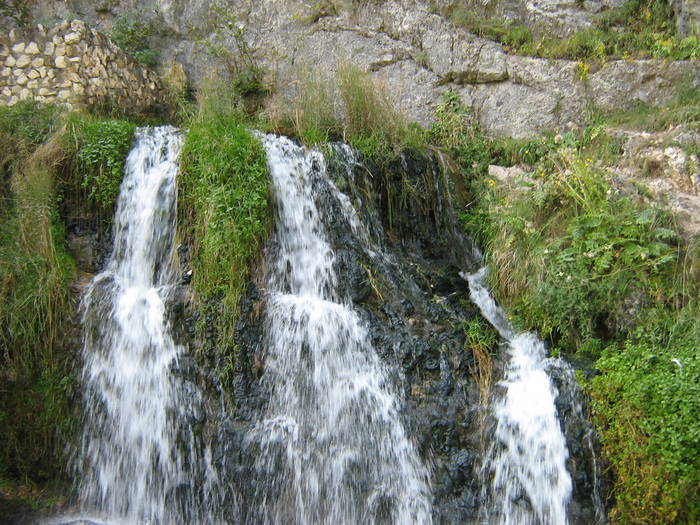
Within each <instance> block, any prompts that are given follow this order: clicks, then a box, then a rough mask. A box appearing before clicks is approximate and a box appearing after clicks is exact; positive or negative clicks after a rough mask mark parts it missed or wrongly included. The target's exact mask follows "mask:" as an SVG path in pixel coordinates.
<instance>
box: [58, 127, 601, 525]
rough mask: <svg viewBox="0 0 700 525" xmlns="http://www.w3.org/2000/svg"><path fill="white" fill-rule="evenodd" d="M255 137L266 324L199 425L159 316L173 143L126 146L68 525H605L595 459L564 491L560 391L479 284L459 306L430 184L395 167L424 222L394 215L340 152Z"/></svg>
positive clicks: (457, 281) (430, 175)
mask: <svg viewBox="0 0 700 525" xmlns="http://www.w3.org/2000/svg"><path fill="white" fill-rule="evenodd" d="M258 136H259V137H260V140H261V141H262V143H263V145H264V147H265V149H266V151H267V154H268V166H269V170H270V174H271V182H272V186H273V193H274V202H275V208H276V212H275V214H276V222H275V231H274V234H273V236H272V238H271V239H270V241H269V242H268V246H267V249H266V264H265V267H266V268H267V270H266V284H265V288H264V289H261V290H260V291H259V292H260V293H259V295H260V300H261V301H262V302H263V304H264V312H265V315H264V316H262V320H261V321H260V323H259V324H260V326H259V328H255V327H254V326H253V328H255V329H254V330H253V333H252V336H251V335H250V334H249V335H248V336H246V338H248V339H249V341H248V342H247V343H245V342H243V339H245V338H243V339H241V341H238V343H239V344H242V345H244V346H245V345H246V344H248V345H249V346H250V349H249V351H250V352H259V356H260V359H261V361H262V362H263V363H264V365H262V371H263V374H262V377H261V378H260V379H254V378H251V377H250V376H249V375H248V376H246V375H245V374H244V375H243V376H241V378H240V379H241V381H240V382H239V384H240V385H243V386H241V387H240V389H239V391H238V393H237V394H236V403H238V405H237V408H236V409H235V410H234V411H233V412H231V407H229V413H225V412H224V410H223V409H219V410H220V412H221V413H217V414H213V413H211V410H212V407H216V406H220V407H223V406H224V405H222V404H221V403H219V402H214V403H208V402H207V396H206V395H205V394H204V393H203V392H202V391H200V389H199V388H198V387H197V385H196V383H195V382H194V381H193V380H191V378H188V377H187V376H186V374H182V373H181V372H180V371H179V368H180V367H181V366H182V362H183V361H186V360H190V361H191V359H190V358H189V357H188V356H187V353H188V350H187V349H186V348H185V347H184V346H181V345H179V344H176V343H175V340H174V339H173V336H172V334H171V327H170V326H169V321H168V313H167V310H168V309H167V308H166V307H165V304H166V303H167V299H168V297H169V296H170V294H171V293H174V292H173V290H174V288H175V285H176V284H177V283H176V282H175V281H176V279H174V276H175V275H176V274H177V273H178V272H177V270H178V268H176V267H177V264H176V263H175V260H176V258H175V257H174V246H173V242H174V238H175V216H176V194H175V175H176V171H177V155H178V152H179V148H180V144H181V137H180V135H179V133H178V132H177V131H176V130H174V129H172V128H155V129H150V130H148V129H143V130H140V131H139V132H138V136H137V141H136V144H135V146H134V149H133V150H132V152H131V154H130V155H129V159H128V162H127V170H126V174H125V178H124V182H123V184H122V188H121V194H120V197H119V202H118V206H117V212H116V216H115V244H114V250H113V253H112V256H111V258H110V260H109V263H108V265H107V268H106V269H105V271H104V272H102V273H100V274H99V275H98V276H97V277H96V278H95V279H94V281H93V283H92V285H91V287H90V288H89V291H88V293H87V294H86V297H85V299H84V323H85V347H84V361H85V370H84V375H83V382H84V389H85V414H86V422H85V430H84V434H83V438H82V440H81V443H80V446H79V450H78V453H77V457H78V460H77V461H76V478H77V479H78V490H79V496H80V503H81V506H82V508H83V514H81V516H80V517H79V519H83V520H86V519H88V518H87V517H88V516H91V518H90V519H92V520H94V521H95V522H99V523H109V524H110V525H113V524H124V525H145V524H149V525H170V524H173V525H174V524H184V523H186V524H192V525H197V524H210V523H211V524H217V523H247V524H250V525H253V524H258V523H260V524H270V525H272V524H287V523H289V524H299V525H302V524H309V525H311V524H317V523H318V524H342V525H345V524H348V525H349V524H355V523H363V524H364V523H375V524H404V523H415V524H428V523H440V524H451V523H475V524H476V523H479V524H484V523H501V524H522V525H530V524H532V525H534V524H549V523H552V524H566V523H571V524H572V525H573V524H576V525H578V524H583V523H592V522H593V521H594V519H593V518H592V517H591V516H592V513H591V511H590V510H589V509H588V508H586V509H584V510H583V511H582V512H580V513H578V514H577V512H576V511H575V509H574V507H576V505H581V504H582V505H584V506H586V505H589V503H586V501H588V500H590V499H592V500H593V504H594V505H593V506H594V507H595V511H596V521H597V522H599V523H602V522H603V521H604V513H603V512H602V505H600V497H599V495H598V492H597V481H596V479H597V478H596V476H597V471H596V470H595V468H596V465H595V461H593V469H594V470H593V474H592V476H593V489H589V487H588V485H587V484H588V482H587V481H586V482H585V483H581V481H580V479H578V478H577V479H573V478H572V477H571V474H570V472H573V471H574V470H577V469H576V468H573V470H572V465H571V462H572V460H573V456H576V454H577V453H578V452H577V451H576V450H574V451H573V452H572V453H570V451H571V450H573V449H572V448H571V446H572V439H578V440H579V441H581V442H582V443H587V444H585V445H584V447H588V448H589V449H590V451H591V456H592V451H593V445H592V442H591V439H592V438H591V436H592V430H590V429H588V427H586V428H584V431H583V432H579V433H578V434H575V433H571V432H569V431H568V428H569V419H576V420H577V421H585V418H584V417H583V412H582V409H581V406H580V403H579V402H578V399H579V397H580V392H578V390H577V388H576V387H575V380H574V378H573V373H572V371H571V369H570V367H568V365H566V364H565V363H563V362H561V361H559V360H553V359H548V358H546V356H545V350H544V346H543V344H542V342H541V341H539V340H537V338H536V337H535V336H534V335H532V334H518V333H515V332H514V331H513V329H512V327H511V326H510V325H509V323H508V322H507V319H506V318H505V316H504V314H503V311H502V310H500V309H499V308H498V307H497V306H496V305H495V303H494V301H493V299H492V298H491V296H490V295H489V293H488V290H487V289H486V288H485V286H484V283H483V278H484V274H483V273H477V274H472V275H471V276H470V279H469V281H470V282H469V285H470V286H469V287H468V286H467V284H466V282H464V281H463V280H462V279H461V278H460V277H459V273H458V269H461V270H462V271H466V272H473V271H474V270H475V264H476V263H475V262H474V261H471V260H470V259H469V252H470V248H469V245H470V243H469V241H468V240H467V239H465V238H464V237H463V236H461V233H460V232H459V231H458V229H459V228H458V225H457V223H456V221H455V220H454V217H453V216H452V215H451V209H452V208H453V205H452V203H451V202H450V196H449V192H447V191H446V188H447V187H448V186H449V184H448V181H447V179H446V178H445V177H444V174H441V173H440V172H439V169H436V166H437V165H436V164H430V162H427V163H423V164H420V163H415V162H412V161H411V160H410V159H409V158H408V157H403V156H402V157H401V158H400V163H399V164H400V166H399V167H398V168H397V169H398V171H397V172H396V173H395V174H394V175H396V176H397V179H398V180H399V181H400V182H399V186H398V187H399V189H400V190H401V191H402V190H404V189H405V188H406V184H407V182H406V180H408V179H409V178H411V177H413V178H414V179H416V180H419V181H423V183H424V184H425V186H424V189H425V191H424V192H423V193H421V190H420V189H419V190H418V191H416V190H413V194H414V195H419V198H423V199H424V200H423V201H422V203H423V204H426V203H428V204H429V205H427V206H425V209H423V210H422V211H419V210H417V209H413V208H412V205H411V204H410V200H407V201H403V202H404V205H405V207H404V209H403V210H401V209H397V208H396V207H393V205H392V204H391V203H390V202H389V199H390V195H391V194H392V191H395V189H392V188H390V187H384V188H379V189H378V186H377V184H379V183H381V184H389V183H390V182H389V178H390V175H386V174H385V178H384V180H383V181H382V179H381V178H380V177H376V176H373V175H372V174H371V173H370V170H369V169H368V168H366V167H365V166H362V165H361V164H360V163H358V161H357V160H356V158H355V157H354V154H353V152H352V150H351V149H350V148H348V147H347V146H345V145H337V144H334V145H329V146H328V149H327V152H326V153H325V154H324V153H321V152H320V151H316V150H311V151H309V150H306V149H304V148H302V147H300V146H298V145H296V144H295V143H294V142H292V141H290V140H289V139H286V138H283V137H276V136H272V135H262V134H260V135H258ZM416 170H418V171H416ZM375 173H376V172H375ZM363 178H364V182H363V180H362V179H363ZM334 181H335V182H337V183H338V185H337V186H336V184H335V183H334ZM339 187H342V189H343V191H342V192H341V191H340V190H339V189H338V188H339ZM433 193H435V195H433ZM394 195H396V193H394ZM401 198H402V199H403V197H401ZM406 203H408V204H407V205H406ZM394 204H396V203H394ZM431 206H432V207H431ZM387 212H388V213H389V219H388V221H387V220H386V217H384V215H386V214H387ZM392 214H393V216H392ZM392 221H393V223H394V229H393V231H389V230H390V229H391V224H392ZM401 221H404V222H405V223H404V224H403V226H401V225H400V224H399V227H396V224H397V223H400V222H401ZM430 221H434V222H432V223H431V224H430V226H429V227H427V228H424V226H425V224H427V223H428V222H430ZM431 228H433V231H435V233H434V234H433V235H432V237H431V238H429V239H427V237H429V236H430V235H428V236H426V234H425V232H430V231H431ZM424 238H426V239H424ZM476 259H477V260H478V259H479V257H476ZM455 264H457V265H458V268H457V267H455V266H454V265H455ZM469 288H471V292H472V299H473V301H474V302H475V303H476V304H477V305H478V307H479V308H480V309H481V311H482V312H483V314H484V316H485V317H487V318H488V319H489V321H491V323H492V324H493V325H494V326H495V327H496V328H497V329H498V331H499V332H500V334H501V336H502V337H503V339H504V340H505V341H506V346H505V347H504V348H505V349H506V352H505V353H504V356H503V357H504V362H505V370H504V378H503V381H502V382H501V383H500V386H499V387H498V389H497V390H496V392H495V394H494V397H495V402H494V403H492V411H491V416H490V420H492V421H493V429H494V432H493V436H494V438H495V439H493V440H492V442H490V443H487V446H486V447H484V450H481V449H480V446H479V442H478V440H475V439H474V438H473V436H474V435H476V434H477V433H478V429H477V428H476V427H477V426H478V425H479V423H477V419H478V418H477V417H476V416H475V415H474V412H475V411H476V410H477V408H476V405H477V404H478V398H475V397H474V392H475V389H474V388H473V385H472V384H471V379H470V373H471V372H470V370H472V368H471V367H473V363H471V364H470V359H472V360H473V357H470V356H469V355H468V353H467V351H466V350H465V348H464V334H463V331H462V327H461V323H463V322H464V320H465V319H467V318H468V316H473V315H475V314H476V315H478V313H476V309H475V308H474V307H465V304H466V303H468V300H467V293H468V289H469ZM247 308H248V309H249V310H250V309H251V307H250V305H249V306H248V307H247ZM253 310H254V308H253ZM255 323H257V321H256V320H255V319H252V318H251V319H245V320H244V322H242V323H241V326H243V327H245V326H246V325H247V324H251V325H255ZM553 380H554V382H553ZM555 383H556V384H555ZM246 385H247V386H246ZM562 388H565V389H566V392H567V395H566V396H564V397H565V398H566V401H565V402H566V403H567V406H566V410H564V411H563V410H562V407H561V403H562V395H561V392H562V391H563V390H562ZM470 392H471V393H470ZM207 395H208V394H207ZM246 404H248V405H246ZM214 409H215V408H214ZM208 410H209V411H210V412H209V413H207V411H208ZM215 410H216V409H215ZM563 412H566V413H567V414H568V415H567V417H562V413H563ZM205 421H208V423H207V424H210V425H213V426H218V427H219V428H217V429H215V430H214V431H213V434H212V435H216V436H217V438H216V439H217V440H218V441H219V443H218V447H216V448H215V447H213V446H210V445H209V443H208V442H207V441H206V440H205V439H204V437H203V433H202V432H201V426H202V425H203V424H204V422H205ZM562 429H563V431H562ZM572 436H575V437H573V438H572ZM567 440H568V442H569V447H567ZM577 465H578V467H579V468H578V472H577V475H578V476H579V478H580V476H581V473H582V472H583V471H582V470H581V468H580V462H579V463H578V464H577ZM584 477H585V476H584ZM582 486H584V490H583V491H582V490H581V489H580V487H582ZM577 490H578V493H577ZM581 502H583V503H581ZM572 509H573V510H572ZM572 516H573V517H572ZM581 516H587V518H583V519H582V518H581ZM68 519H69V518H64V519H62V521H61V522H62V523H65V522H66V521H68ZM71 519H78V518H71ZM55 522H56V521H54V523H55ZM78 523H80V522H78Z"/></svg>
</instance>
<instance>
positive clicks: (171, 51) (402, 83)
mask: <svg viewBox="0 0 700 525" xmlns="http://www.w3.org/2000/svg"><path fill="white" fill-rule="evenodd" d="M619 1H620V0H600V1H596V0H591V1H586V2H582V3H581V2H572V1H565V0H538V1H532V2H520V1H516V0H504V1H495V2H489V3H485V4H482V2H477V1H475V0H474V1H471V2H460V4H461V5H469V6H472V5H473V7H474V9H475V11H474V13H475V14H477V15H478V14H479V13H481V12H484V13H486V14H491V13H493V14H494V16H496V15H498V16H500V15H501V14H502V16H505V17H506V18H510V19H512V20H516V21H519V22H522V23H526V24H529V25H530V26H531V27H533V28H539V30H540V31H541V32H546V33H547V34H552V33H555V34H565V33H569V32H571V31H573V30H575V29H579V28H581V27H584V26H585V25H587V24H588V23H589V22H590V15H591V14H592V13H594V12H597V11H598V10H601V9H603V8H604V7H607V6H610V5H615V4H617V3H619ZM683 2H684V5H697V0H692V2H691V0H687V1H686V0H683ZM346 4H347V3H341V2H334V1H330V0H328V1H325V2H316V3H309V2H303V1H300V0H267V1H265V2H253V1H250V0H232V1H229V2H226V3H225V4H224V5H226V6H227V10H228V14H229V15H230V18H231V20H235V24H236V27H237V28H239V29H240V30H241V32H242V35H243V37H244V39H245V40H246V42H247V44H248V46H249V47H250V49H251V50H252V51H253V53H254V55H255V56H256V58H257V60H258V61H259V62H260V63H261V64H262V65H263V66H264V67H265V69H266V70H267V71H268V72H269V73H270V74H269V75H268V76H269V77H270V82H271V84H272V87H273V88H274V89H275V90H276V91H277V92H278V93H279V94H280V95H281V96H283V97H284V96H288V95H290V94H291V93H293V92H294V89H295V85H296V81H295V79H296V77H297V73H298V71H299V70H300V69H303V68H304V67H314V68H318V69H319V70H320V71H322V72H323V73H324V74H326V75H328V76H332V75H333V74H334V72H335V71H336V69H337V67H338V64H339V63H340V61H343V60H344V61H349V62H351V63H353V64H356V65H358V66H359V67H361V68H364V69H366V70H369V71H371V72H372V73H373V75H374V76H375V77H376V78H378V79H381V80H382V81H383V82H384V83H385V84H386V86H387V87H388V89H389V92H390V94H391V95H392V97H393V98H394V100H395V102H396V103H397V106H398V107H399V108H400V109H401V110H403V111H404V112H405V113H406V114H407V116H408V117H409V118H410V119H411V120H414V121H416V122H418V123H420V124H422V125H425V126H427V125H430V123H431V122H432V120H433V118H434V112H435V108H436V106H437V104H438V103H439V102H440V98H441V95H442V94H443V93H444V92H445V91H447V90H456V91H458V92H459V93H460V95H461V97H462V100H463V102H464V103H466V104H468V105H470V106H472V107H473V109H474V112H475V114H476V116H477V118H478V119H479V122H480V123H481V126H482V128H483V129H484V131H486V132H487V133H491V134H494V135H500V136H512V137H532V136H535V135H537V134H539V133H541V132H542V131H543V130H566V129H570V128H572V127H577V126H580V125H581V124H582V123H584V122H585V111H586V109H587V108H588V107H591V106H595V107H599V108H601V109H623V108H625V107H629V106H631V105H632V104H634V103H635V102H639V101H641V102H648V103H651V104H661V103H663V102H665V101H666V100H668V99H669V98H670V97H672V96H673V94H674V92H675V88H676V87H677V86H678V85H679V84H680V83H681V82H682V81H685V80H689V81H690V82H691V83H692V84H694V85H698V84H700V63H699V62H698V61H695V62H665V61H658V60H646V61H636V62H627V61H610V62H607V63H605V64H603V65H602V66H599V67H598V69H595V67H592V71H591V73H590V74H588V75H586V76H583V75H581V74H580V73H579V70H578V68H577V63H576V62H572V61H567V60H547V59H535V58H527V57H519V56H513V55H509V54H507V53H505V52H504V50H503V49H502V48H501V46H500V45H499V44H497V43H494V42H492V41H489V40H486V39H483V38H479V37H477V36H475V35H473V34H471V33H470V32H468V31H467V30H465V29H463V28H460V27H456V26H454V25H453V24H452V23H451V22H450V21H449V20H448V19H447V18H446V17H445V16H443V15H442V14H439V13H444V12H446V11H445V10H446V9H449V8H451V6H452V7H454V5H455V4H457V2H454V1H447V0H443V1H440V2H427V1H421V0H400V1H399V0H387V1H382V2H361V3H355V2H353V3H352V7H348V8H347V9H345V8H336V7H335V6H341V5H343V6H344V5H346ZM99 5H100V6H101V7H100V8H99V10H98V8H97V7H96V4H95V3H94V2H88V1H87V0H76V1H75V2H72V9H74V10H75V11H76V12H77V13H78V14H79V15H80V16H81V17H83V18H85V19H86V20H89V21H90V22H91V23H93V24H96V25H97V26H98V27H100V28H101V29H102V30H104V31H108V30H109V28H110V26H111V23H112V21H113V19H114V17H115V16H116V15H119V14H123V13H127V12H132V11H134V10H138V11H139V12H140V13H145V14H144V15H143V16H144V18H145V19H146V20H149V19H150V21H151V22H152V23H153V25H154V27H155V28H157V29H155V30H154V31H153V37H152V40H153V45H154V46H157V47H158V48H159V49H161V50H162V55H163V59H164V63H170V62H171V61H174V60H176V61H178V62H180V63H182V64H183V65H184V66H185V68H186V70H187V73H188V75H189V77H190V78H192V79H195V80H196V79H200V78H202V77H203V76H205V75H206V74H207V72H209V71H211V70H212V68H213V69H214V70H217V68H219V70H220V69H221V64H220V63H217V60H216V58H215V57H212V56H210V55H207V53H205V52H204V51H203V49H204V47H203V46H202V45H198V44H197V42H198V41H199V42H200V43H201V42H203V41H205V40H206V39H207V38H212V37H213V36H214V28H213V25H212V21H213V20H214V19H215V18H216V17H213V11H211V8H210V2H206V1H204V0H193V1H187V2H186V1H184V0H146V1H145V2H136V1H135V0H122V1H119V2H116V1H115V2H110V3H109V4H108V5H103V4H99ZM431 5H432V6H433V8H432V9H431ZM479 6H480V7H479ZM66 9H67V8H66V7H65V6H64V5H63V4H62V3H59V2H46V1H39V2H37V6H36V17H45V18H46V17H51V16H68V13H67V11H66ZM688 13H692V10H691V11H688ZM689 16H690V19H692V16H694V15H689ZM235 40H236V39H235V37H234V36H233V34H231V35H230V36H229V37H228V39H227V40H226V39H225V42H226V43H227V45H228V46H229V47H230V49H236V41H235ZM27 81H29V80H27Z"/></svg>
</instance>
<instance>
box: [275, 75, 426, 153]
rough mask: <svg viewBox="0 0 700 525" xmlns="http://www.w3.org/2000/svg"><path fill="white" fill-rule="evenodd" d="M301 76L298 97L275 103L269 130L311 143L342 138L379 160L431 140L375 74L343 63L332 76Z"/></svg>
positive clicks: (421, 146) (418, 146)
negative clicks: (405, 112)
mask: <svg viewBox="0 0 700 525" xmlns="http://www.w3.org/2000/svg"><path fill="white" fill-rule="evenodd" d="M297 75H298V80H297V86H298V88H297V94H296V96H295V97H294V98H293V99H292V100H279V101H278V102H277V104H273V111H272V112H271V114H268V123H267V124H268V129H270V130H272V131H275V132H278V133H285V134H288V135H291V136H294V137H296V138H298V139H299V140H301V141H302V142H303V143H305V144H307V145H315V144H323V143H324V142H327V141H329V140H342V141H345V142H348V143H350V144H351V145H353V146H354V147H356V148H357V149H358V150H360V151H361V152H362V153H363V154H364V155H365V156H367V157H370V158H372V159H374V160H379V159H385V160H386V159H391V158H393V157H395V156H396V154H397V153H398V152H400V151H402V150H404V149H421V148H424V147H425V146H426V145H427V137H426V134H425V132H423V130H421V129H420V127H418V126H416V125H413V124H410V123H409V122H408V121H407V119H406V118H405V117H404V116H403V115H402V114H401V113H400V112H399V111H398V110H397V109H396V107H395V105H394V103H393V101H392V100H391V98H390V96H389V94H388V91H387V89H386V87H385V86H384V85H382V84H381V83H380V82H379V81H377V80H375V79H373V78H372V76H371V75H370V74H369V73H366V72H364V71H361V70H360V69H358V68H357V67H355V66H352V65H350V64H341V65H340V67H339V68H338V71H337V73H336V75H335V78H332V79H329V78H326V77H325V76H324V75H323V74H321V73H320V72H318V71H315V70H313V69H303V70H300V71H299V72H297ZM334 100H338V101H339V104H338V105H337V106H336V104H334V102H333V101H334Z"/></svg>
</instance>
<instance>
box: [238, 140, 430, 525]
mask: <svg viewBox="0 0 700 525" xmlns="http://www.w3.org/2000/svg"><path fill="white" fill-rule="evenodd" d="M262 141H263V144H264V146H265V149H266V150H267V154H268V166H269V169H270V173H271V177H272V182H273V186H274V192H275V202H276V208H277V222H276V232H275V235H274V239H273V241H272V246H273V249H272V250H271V251H272V252H273V254H274V256H273V260H272V261H270V270H269V278H268V290H267V293H268V297H267V305H266V339H265V344H266V360H265V373H264V376H263V382H264V384H265V385H267V388H269V390H270V400H269V405H268V407H267V413H266V414H265V418H264V420H262V421H260V422H259V423H258V424H257V425H256V426H255V428H254V429H253V430H252V431H251V432H250V434H249V436H248V444H249V446H250V447H253V448H255V449H256V450H258V451H259V453H258V455H257V459H256V460H255V465H254V468H253V470H254V472H253V476H255V478H256V479H255V481H254V487H255V498H254V499H255V502H254V504H253V505H251V509H250V510H249V516H248V522H249V523H251V524H253V523H255V524H333V525H343V524H347V525H350V524H357V523H368V524H371V523H396V524H405V523H415V524H422V523H431V503H430V500H431V494H430V487H429V481H428V478H429V476H428V470H427V468H426V467H425V466H424V465H423V464H422V463H421V461H420V459H419V457H418V454H417V451H416V450H415V447H414V446H413V444H412V443H411V441H410V439H409V438H408V436H407V435H406V430H405V429H404V427H403V424H402V422H401V417H400V413H399V412H400V405H399V401H398V397H397V395H396V393H395V392H394V387H393V386H392V382H391V381H390V378H389V370H387V369H386V367H385V366H384V365H383V364H382V363H381V361H380V360H379V358H378V356H377V354H376V352H375V350H374V348H373V347H372V345H371V343H370V341H369V338H368V334H367V331H366V328H365V327H364V325H363V323H362V321H361V320H360V318H359V316H358V314H357V312H356V311H355V310H354V309H353V306H352V303H351V301H350V300H349V299H347V298H344V297H341V294H340V292H339V291H338V286H337V277H336V273H335V271H334V253H333V251H332V249H331V247H330V245H329V243H328V242H327V240H326V232H325V228H324V224H323V222H322V221H323V219H324V217H322V216H321V212H320V210H319V208H318V207H317V206H316V204H315V201H314V195H313V193H312V185H313V183H314V180H315V179H316V178H324V177H326V173H325V161H324V157H323V155H322V154H321V153H320V152H317V151H312V152H305V151H304V150H303V149H302V148H300V147H298V146H296V145H295V144H294V143H292V142H291V141H289V140H288V139H285V138H280V137H275V136H270V135H268V136H263V137H262Z"/></svg>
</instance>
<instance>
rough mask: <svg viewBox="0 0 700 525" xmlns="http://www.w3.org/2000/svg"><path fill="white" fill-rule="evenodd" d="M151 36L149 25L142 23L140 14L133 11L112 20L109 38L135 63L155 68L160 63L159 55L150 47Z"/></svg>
mask: <svg viewBox="0 0 700 525" xmlns="http://www.w3.org/2000/svg"><path fill="white" fill-rule="evenodd" d="M152 34H153V29H152V27H151V24H150V23H148V22H145V21H144V19H143V15H142V13H139V12H136V11H133V12H130V13H126V14H123V15H119V16H118V17H117V18H116V19H115V20H114V24H113V25H112V29H111V31H110V32H109V38H110V39H111V40H112V42H114V43H115V44H117V45H118V46H119V47H120V48H122V49H123V50H124V51H126V52H127V53H129V54H130V55H131V56H132V57H133V58H134V60H136V61H137V62H140V63H141V64H145V65H147V66H156V65H158V63H159V62H160V53H159V52H158V51H157V50H155V49H153V48H151V46H150V43H149V40H150V38H151V36H152Z"/></svg>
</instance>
